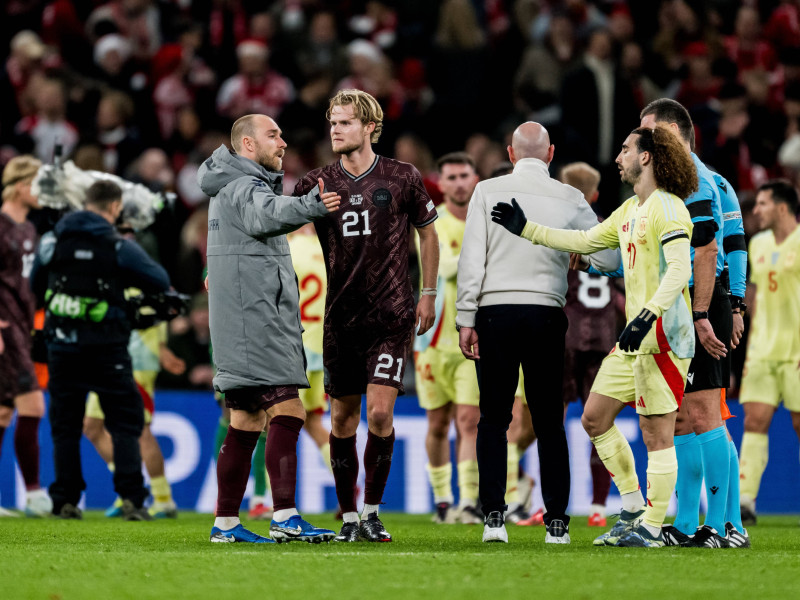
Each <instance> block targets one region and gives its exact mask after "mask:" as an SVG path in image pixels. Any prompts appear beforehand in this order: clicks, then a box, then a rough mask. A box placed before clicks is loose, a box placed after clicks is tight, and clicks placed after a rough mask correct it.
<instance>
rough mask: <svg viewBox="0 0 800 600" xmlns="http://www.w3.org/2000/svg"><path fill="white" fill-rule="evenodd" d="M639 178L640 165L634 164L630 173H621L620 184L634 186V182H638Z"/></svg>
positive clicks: (640, 174) (640, 172) (640, 173)
mask: <svg viewBox="0 0 800 600" xmlns="http://www.w3.org/2000/svg"><path fill="white" fill-rule="evenodd" d="M641 176H642V165H640V164H639V163H636V164H635V165H634V166H633V167H631V169H630V171H623V172H622V182H623V183H628V184H630V185H636V182H637V181H639V178H640V177H641Z"/></svg>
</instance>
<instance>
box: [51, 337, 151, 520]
mask: <svg viewBox="0 0 800 600" xmlns="http://www.w3.org/2000/svg"><path fill="white" fill-rule="evenodd" d="M87 348H88V349H87ZM48 367H49V370H50V385H49V389H50V426H51V428H52V432H53V454H54V458H55V471H56V479H55V481H54V482H53V484H52V485H51V486H50V497H51V498H52V499H53V512H54V513H56V514H58V512H59V511H60V510H61V507H62V506H63V505H64V504H66V503H70V504H75V505H77V504H78V501H79V500H80V497H81V492H82V491H83V490H85V489H86V482H85V481H84V480H83V471H82V469H81V453H80V443H81V435H82V434H83V417H84V413H85V412H86V396H87V394H88V393H89V392H90V391H92V392H95V393H96V394H97V395H98V397H99V398H100V406H101V407H102V409H103V412H104V413H105V417H106V420H105V426H106V429H108V432H109V433H110V434H111V439H112V441H113V443H114V490H115V491H116V492H117V494H118V495H119V496H120V497H121V498H123V499H127V500H131V501H132V502H133V504H134V505H135V506H137V507H140V506H141V505H142V503H143V502H144V500H145V498H147V496H148V491H147V488H145V487H144V478H143V477H142V456H141V453H140V451H139V438H140V437H141V435H142V429H143V428H144V404H143V402H142V397H141V395H140V394H139V392H138V390H137V388H136V383H135V382H134V380H133V371H132V368H131V358H130V355H129V354H128V348H127V346H123V345H119V346H117V345H115V346H100V347H97V348H94V347H86V346H84V347H82V348H81V351H80V352H73V351H64V350H58V349H54V348H50V350H49V352H48Z"/></svg>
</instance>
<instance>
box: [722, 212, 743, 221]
mask: <svg viewBox="0 0 800 600" xmlns="http://www.w3.org/2000/svg"><path fill="white" fill-rule="evenodd" d="M741 218H742V213H741V212H740V211H738V210H736V211H731V212H726V213H722V220H723V221H733V220H734V219H741Z"/></svg>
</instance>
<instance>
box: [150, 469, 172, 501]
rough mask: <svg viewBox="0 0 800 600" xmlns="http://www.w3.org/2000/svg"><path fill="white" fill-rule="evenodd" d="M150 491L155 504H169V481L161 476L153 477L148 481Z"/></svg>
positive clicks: (170, 497)
mask: <svg viewBox="0 0 800 600" xmlns="http://www.w3.org/2000/svg"><path fill="white" fill-rule="evenodd" d="M150 491H152V492H153V499H154V500H155V501H156V502H170V501H171V500H172V488H171V487H170V486H169V481H167V478H166V477H164V476H163V475H162V476H161V477H153V479H151V480H150Z"/></svg>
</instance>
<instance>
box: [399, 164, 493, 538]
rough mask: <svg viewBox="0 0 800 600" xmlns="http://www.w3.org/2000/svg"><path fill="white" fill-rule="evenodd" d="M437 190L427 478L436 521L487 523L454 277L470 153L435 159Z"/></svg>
mask: <svg viewBox="0 0 800 600" xmlns="http://www.w3.org/2000/svg"><path fill="white" fill-rule="evenodd" d="M437 167H438V170H439V190H440V191H441V192H442V195H443V196H444V203H443V204H442V205H440V206H439V209H438V213H439V218H438V219H437V221H436V223H437V226H436V231H437V232H438V234H439V277H438V283H437V296H436V321H435V322H434V326H433V327H432V328H431V329H430V330H429V332H428V333H426V334H425V335H424V336H420V337H418V338H417V339H416V342H415V350H416V351H417V352H416V355H415V359H414V363H415V369H416V373H415V374H416V383H417V395H418V396H419V404H420V406H421V407H422V408H424V409H425V410H426V413H427V418H428V433H427V436H426V438H425V449H426V450H427V452H428V464H427V467H426V469H427V471H428V480H429V481H430V484H431V488H433V497H434V502H435V504H436V514H435V515H434V522H437V523H455V522H460V523H467V524H479V523H483V515H482V514H481V512H480V511H479V510H478V509H477V501H478V461H477V457H476V452H475V440H476V438H477V435H478V420H479V419H480V410H479V408H478V401H479V392H478V377H477V375H476V373H475V365H473V364H472V362H471V361H469V360H467V359H466V358H464V355H463V354H461V350H460V349H459V347H458V332H457V331H456V330H455V328H454V327H452V323H454V322H455V318H456V273H457V271H458V257H459V256H460V255H461V243H462V241H463V238H464V226H465V224H466V218H467V207H468V206H469V200H470V198H471V197H472V192H473V190H474V189H475V185H476V184H477V183H478V175H477V173H476V172H475V162H474V160H473V159H472V157H471V156H470V155H469V154H467V153H466V152H452V153H450V154H446V155H444V156H442V157H441V158H440V159H439V160H438V161H437ZM454 420H455V425H456V431H457V432H458V437H457V440H458V444H457V448H456V454H457V457H456V462H457V465H458V467H457V468H458V489H459V504H458V510H455V509H454V508H453V502H454V498H453V490H452V486H451V480H452V477H453V467H452V464H451V462H450V441H449V433H450V423H451V422H453V421H454Z"/></svg>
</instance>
